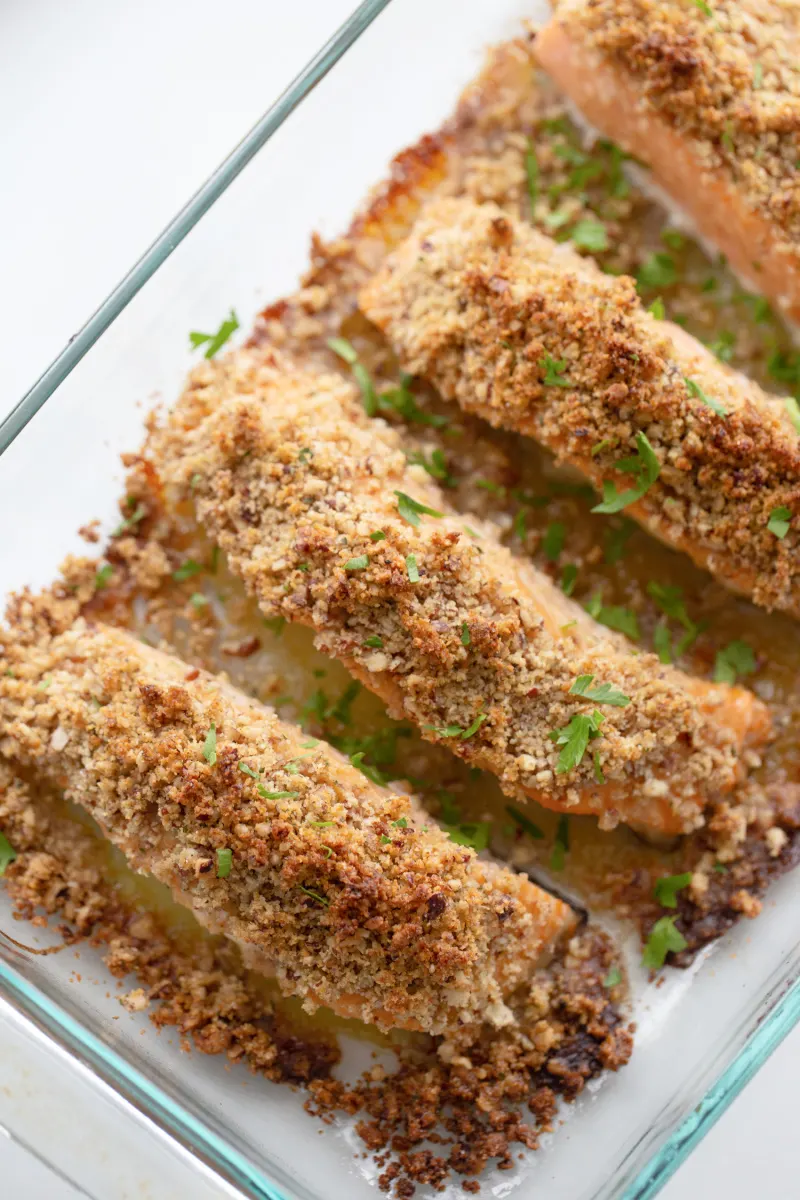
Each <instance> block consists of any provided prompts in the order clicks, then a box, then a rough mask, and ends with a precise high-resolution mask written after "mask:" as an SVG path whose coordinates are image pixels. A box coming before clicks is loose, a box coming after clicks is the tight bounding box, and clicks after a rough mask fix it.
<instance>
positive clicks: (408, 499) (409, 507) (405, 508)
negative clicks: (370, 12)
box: [394, 492, 444, 525]
mask: <svg viewBox="0 0 800 1200" xmlns="http://www.w3.org/2000/svg"><path fill="white" fill-rule="evenodd" d="M394 494H395V496H397V511H398V512H399V514H400V516H401V517H402V518H403V520H404V521H408V523H409V525H419V518H420V514H423V515H425V516H428V517H442V516H444V514H443V513H440V512H438V511H437V509H435V508H428V506H427V504H420V502H419V500H415V499H414V498H413V496H407V495H406V493H405V492H395V493H394Z"/></svg>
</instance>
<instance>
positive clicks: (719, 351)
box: [708, 329, 736, 363]
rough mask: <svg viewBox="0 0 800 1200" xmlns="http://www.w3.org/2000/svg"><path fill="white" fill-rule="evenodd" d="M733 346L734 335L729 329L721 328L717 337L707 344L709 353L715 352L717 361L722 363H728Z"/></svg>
mask: <svg viewBox="0 0 800 1200" xmlns="http://www.w3.org/2000/svg"><path fill="white" fill-rule="evenodd" d="M735 346H736V335H735V334H734V333H731V332H730V330H729V329H723V330H721V331H720V335H719V337H718V338H716V339H715V340H714V341H713V342H709V344H708V348H709V350H710V351H711V353H712V354H716V356H717V358H718V359H719V361H720V362H724V363H729V362H731V360H732V359H733V351H734V348H735Z"/></svg>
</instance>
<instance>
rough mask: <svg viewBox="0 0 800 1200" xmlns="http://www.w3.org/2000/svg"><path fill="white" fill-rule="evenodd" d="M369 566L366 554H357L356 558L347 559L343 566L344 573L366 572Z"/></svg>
mask: <svg viewBox="0 0 800 1200" xmlns="http://www.w3.org/2000/svg"><path fill="white" fill-rule="evenodd" d="M368 566H369V559H368V558H367V556H366V554H359V556H358V558H348V560H347V562H346V563H345V564H344V569H345V571H366V569H367V567H368Z"/></svg>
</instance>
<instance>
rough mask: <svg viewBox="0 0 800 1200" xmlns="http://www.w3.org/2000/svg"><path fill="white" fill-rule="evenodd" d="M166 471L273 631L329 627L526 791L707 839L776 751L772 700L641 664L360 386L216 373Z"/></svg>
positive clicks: (228, 366)
mask: <svg viewBox="0 0 800 1200" xmlns="http://www.w3.org/2000/svg"><path fill="white" fill-rule="evenodd" d="M152 454H153V466H154V467H155V470H156V471H157V472H158V474H159V476H160V477H161V480H162V483H163V484H164V486H165V487H166V489H167V495H168V497H169V502H170V504H172V503H175V504H179V503H182V502H184V501H186V500H189V501H191V502H192V503H193V504H194V505H195V507H196V512H197V516H198V519H199V521H200V522H201V524H202V526H203V527H204V528H205V529H206V530H207V531H208V533H209V535H210V536H211V537H212V538H213V539H214V540H215V541H217V542H218V544H219V545H220V546H221V548H222V549H223V550H224V551H225V553H226V555H227V557H228V563H229V567H230V569H231V570H232V571H233V572H234V574H236V575H238V576H240V577H241V578H242V580H243V581H244V583H245V586H246V587H247V589H248V591H249V592H250V593H251V594H252V595H254V596H255V597H256V598H257V600H258V601H259V603H260V605H261V607H262V610H263V611H264V612H265V613H266V614H268V615H269V616H278V615H280V616H283V617H284V618H286V619H288V620H290V621H298V622H300V623H303V624H306V625H310V626H311V627H312V628H313V629H314V630H315V631H316V642H317V645H318V646H319V648H320V649H322V650H323V651H325V652H326V653H328V654H330V655H332V656H334V657H336V658H339V659H340V660H342V661H343V662H344V664H345V665H346V666H347V667H348V668H349V669H350V670H351V671H352V672H353V674H354V675H355V676H356V678H357V679H359V680H361V681H362V682H363V683H364V684H365V685H366V686H367V687H369V688H371V689H372V690H373V691H375V692H376V693H377V694H378V695H379V696H380V697H381V698H382V699H383V700H384V701H385V703H386V704H387V706H388V708H389V711H390V713H391V714H392V715H394V716H397V717H403V718H405V719H406V720H411V721H413V722H414V723H415V724H416V725H417V727H418V728H419V729H420V730H421V732H422V733H423V736H424V737H426V738H427V739H429V740H431V741H437V742H440V743H442V744H443V745H445V746H447V747H448V748H449V749H451V750H452V751H453V752H454V753H455V754H457V755H458V756H459V757H461V758H462V759H464V760H466V761H467V762H469V763H470V764H471V765H474V766H479V767H483V768H486V769H488V770H490V771H492V772H493V773H494V774H495V775H496V776H497V777H498V779H499V781H500V783H501V786H502V787H503V789H504V790H505V791H506V792H507V794H509V795H512V796H515V797H518V798H524V797H526V796H530V797H532V798H533V799H535V800H538V801H539V802H540V803H542V804H543V805H545V806H546V807H549V808H553V809H557V810H560V811H566V812H576V813H592V814H595V815H596V816H598V817H599V818H600V820H601V823H603V824H604V825H605V826H607V827H611V826H613V825H615V824H616V823H617V822H618V821H620V820H622V821H626V822H628V823H629V824H632V825H634V826H636V827H637V828H642V829H645V830H648V831H651V832H655V833H659V834H661V833H675V832H680V831H684V830H689V829H692V828H694V827H696V826H697V825H698V824H701V823H702V820H703V810H704V808H705V807H706V805H707V804H708V802H709V800H710V799H711V798H712V797H714V796H715V795H719V794H720V793H721V792H724V791H727V790H729V789H730V788H731V787H732V786H733V785H734V783H735V782H736V781H737V779H739V778H740V777H741V773H742V754H743V750H744V748H745V746H746V745H747V744H748V743H753V744H758V743H759V742H760V741H762V740H763V739H764V737H765V736H766V735H767V734H768V731H769V718H768V717H767V715H766V710H765V708H764V707H763V705H762V704H761V702H760V701H758V700H756V698H755V697H754V696H752V695H751V694H750V693H748V692H746V691H744V690H743V689H730V688H728V687H727V686H720V685H712V684H706V683H703V682H701V681H699V680H698V681H694V680H693V681H690V680H689V679H688V677H686V676H684V675H683V674H682V673H681V672H680V671H678V670H676V669H675V668H672V667H666V666H664V665H662V664H661V663H660V662H659V661H658V659H657V658H656V657H655V656H653V655H640V656H635V655H633V654H631V653H630V652H629V647H628V645H627V644H626V643H625V642H624V639H621V638H619V637H617V636H616V635H613V634H608V635H607V636H606V631H601V630H600V628H599V627H598V626H596V625H595V624H594V623H593V622H592V621H591V620H590V619H589V618H588V617H587V616H586V614H585V613H583V612H582V610H581V609H580V608H578V606H577V605H575V604H573V602H572V601H570V600H568V599H567V598H566V597H564V596H563V595H562V594H561V593H559V592H557V591H556V590H555V588H554V587H553V585H552V584H551V582H550V580H549V579H548V578H547V577H546V576H544V575H543V574H541V573H540V572H538V571H536V570H535V569H534V568H533V567H532V566H531V564H529V563H526V562H524V561H523V560H520V559H517V558H515V557H514V556H513V555H511V554H510V553H509V552H508V551H507V550H506V549H505V548H503V547H502V546H501V545H500V544H499V543H498V542H497V541H496V540H495V538H494V537H493V535H492V533H491V532H490V531H489V530H488V528H485V529H484V528H482V527H481V525H480V522H478V521H477V518H475V519H474V520H475V523H476V525H477V528H476V527H475V526H473V525H472V524H471V523H470V522H466V521H464V520H463V519H462V518H460V517H458V516H457V515H456V514H454V513H453V512H452V510H450V509H449V506H448V504H447V502H446V500H445V498H444V495H443V493H442V492H441V490H440V489H439V488H438V487H437V486H436V485H435V484H434V483H433V481H432V480H431V478H430V476H429V475H428V474H427V473H426V472H425V471H424V470H422V469H421V468H419V467H416V466H410V465H409V464H408V463H407V461H406V456H405V454H404V452H403V446H402V439H401V438H400V437H399V436H398V434H397V433H396V432H394V431H393V430H391V429H390V428H389V427H388V426H387V425H386V424H385V422H383V421H382V420H380V419H370V418H369V417H367V415H366V414H365V412H364V410H363V408H362V406H361V404H360V403H359V400H358V397H357V392H356V391H355V389H354V388H353V387H352V386H351V385H350V384H349V383H346V382H344V381H343V380H342V379H341V377H340V376H338V375H321V374H316V373H309V372H304V371H300V370H298V369H297V368H296V367H294V366H293V365H292V364H291V363H290V362H288V361H287V360H286V359H283V358H281V357H279V356H275V355H270V354H266V355H265V354H264V353H263V352H259V351H253V350H242V351H236V352H234V353H233V354H231V355H229V356H228V357H227V358H226V359H224V360H221V361H218V362H215V363H213V364H209V365H205V364H204V365H203V366H202V367H201V368H199V369H198V370H197V371H196V372H195V374H194V376H193V378H192V380H191V382H190V385H189V387H188V389H187V391H186V393H185V394H184V396H183V398H182V399H181V401H180V402H179V404H178V406H177V407H176V409H175V410H174V412H173V414H172V415H171V417H170V419H169V421H168V423H167V426H166V428H165V429H164V430H163V432H162V434H161V435H160V442H159V440H158V439H157V440H156V443H155V446H154V449H153V450H152ZM471 520H472V519H471ZM573 622H574V624H573ZM565 626H567V627H568V628H567V629H565V628H564V627H565ZM588 677H591V680H590V683H589V684H587V683H586V679H587V678H588ZM580 680H583V687H581V685H580V684H579V681H580ZM592 686H594V687H599V688H600V689H601V691H600V693H599V697H600V698H599V699H598V698H596V697H595V698H593V696H594V693H593V692H592V690H591V689H592ZM587 689H588V694H587V695H581V694H580V692H581V691H584V692H586V691H587ZM606 689H611V690H612V692H613V698H612V699H611V700H610V701H609V702H605V701H604V700H603V699H602V697H603V696H604V695H605V690H606ZM565 730H567V731H568V732H567V733H564V732H563V731H565ZM570 734H573V735H575V736H574V737H573V740H572V743H571V744H572V749H573V752H574V754H573V757H574V761H571V760H570V757H569V752H568V751H565V750H564V740H565V739H567V738H569V736H570ZM559 737H560V739H561V740H560V741H559ZM581 738H583V747H582V750H581ZM578 751H580V752H578ZM565 755H566V758H565V757H564V756H565Z"/></svg>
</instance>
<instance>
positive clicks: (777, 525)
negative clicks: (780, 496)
mask: <svg viewBox="0 0 800 1200" xmlns="http://www.w3.org/2000/svg"><path fill="white" fill-rule="evenodd" d="M791 522H792V513H791V510H790V509H788V508H786V506H785V505H783V504H782V505H781V506H780V507H779V508H773V510H772V512H771V513H770V514H769V520H768V521H767V529H768V530H769V531H770V533H774V534H775V537H776V538H785V537H786V535H787V533H788V532H789V526H790V525H791Z"/></svg>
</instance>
